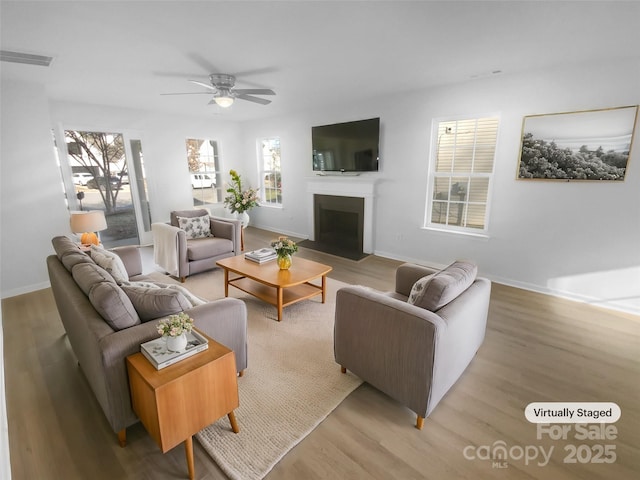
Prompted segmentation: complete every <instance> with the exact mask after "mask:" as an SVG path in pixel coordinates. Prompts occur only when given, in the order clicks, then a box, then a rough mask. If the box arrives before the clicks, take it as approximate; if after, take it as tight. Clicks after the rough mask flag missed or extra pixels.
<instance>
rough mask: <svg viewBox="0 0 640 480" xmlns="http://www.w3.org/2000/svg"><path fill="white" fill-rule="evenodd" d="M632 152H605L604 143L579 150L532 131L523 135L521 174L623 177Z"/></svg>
mask: <svg viewBox="0 0 640 480" xmlns="http://www.w3.org/2000/svg"><path fill="white" fill-rule="evenodd" d="M628 159H629V154H628V152H627V153H620V152H614V151H613V150H611V151H609V152H606V153H604V152H603V149H602V147H598V149H596V150H589V148H588V147H587V146H586V145H583V146H582V147H580V149H579V151H577V152H573V151H572V150H571V149H570V148H560V147H558V146H557V145H556V144H555V142H546V141H545V140H540V139H536V138H534V137H533V135H532V134H531V133H525V134H524V136H523V138H522V154H521V157H520V171H519V177H520V178H555V179H567V180H570V179H580V180H623V179H624V175H625V170H626V166H627V161H628Z"/></svg>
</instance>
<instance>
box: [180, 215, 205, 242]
mask: <svg viewBox="0 0 640 480" xmlns="http://www.w3.org/2000/svg"><path fill="white" fill-rule="evenodd" d="M178 227H180V228H181V229H182V230H184V231H185V233H186V234H187V238H190V239H192V238H207V237H211V236H212V235H211V222H210V220H209V215H203V216H201V217H178Z"/></svg>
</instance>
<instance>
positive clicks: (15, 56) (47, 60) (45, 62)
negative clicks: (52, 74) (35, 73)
mask: <svg viewBox="0 0 640 480" xmlns="http://www.w3.org/2000/svg"><path fill="white" fill-rule="evenodd" d="M52 60H53V57H45V56H44V55H32V54H30V53H20V52H9V51H7V50H0V61H3V62H13V63H25V64H27V65H39V66H41V67H48V66H49V64H51V61H52Z"/></svg>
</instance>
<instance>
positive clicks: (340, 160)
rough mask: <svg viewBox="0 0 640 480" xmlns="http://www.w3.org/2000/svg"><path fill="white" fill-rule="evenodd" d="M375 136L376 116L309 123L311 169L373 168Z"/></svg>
mask: <svg viewBox="0 0 640 480" xmlns="http://www.w3.org/2000/svg"><path fill="white" fill-rule="evenodd" d="M379 139H380V119H379V118H370V119H368V120H358V121H355V122H345V123H334V124H332V125H321V126H317V127H311V144H312V146H313V170H314V171H320V172H375V171H377V170H378V144H379Z"/></svg>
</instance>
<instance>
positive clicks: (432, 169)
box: [423, 112, 501, 238]
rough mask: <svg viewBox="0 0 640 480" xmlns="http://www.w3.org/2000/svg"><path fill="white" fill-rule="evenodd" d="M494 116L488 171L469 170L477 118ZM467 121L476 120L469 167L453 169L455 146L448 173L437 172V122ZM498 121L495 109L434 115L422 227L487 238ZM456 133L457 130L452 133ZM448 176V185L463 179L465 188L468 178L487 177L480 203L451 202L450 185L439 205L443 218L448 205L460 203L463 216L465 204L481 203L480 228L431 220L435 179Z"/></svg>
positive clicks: (498, 135)
mask: <svg viewBox="0 0 640 480" xmlns="http://www.w3.org/2000/svg"><path fill="white" fill-rule="evenodd" d="M489 118H490V119H495V120H496V130H495V144H493V158H492V163H491V170H490V171H488V172H474V171H473V162H474V161H475V159H476V156H475V154H476V146H477V137H478V134H477V126H478V124H477V122H478V121H479V120H481V119H489ZM469 120H475V121H476V125H475V127H476V130H474V141H473V148H472V149H473V156H472V158H471V164H472V168H471V169H470V170H467V171H456V170H455V168H454V166H455V154H456V149H457V146H456V147H454V148H453V149H452V160H451V170H449V171H448V172H438V171H437V167H438V165H437V162H438V158H439V148H440V141H441V138H440V137H441V135H440V134H439V130H440V125H441V124H442V123H450V122H456V124H457V123H458V122H464V121H469ZM500 123H501V115H500V114H499V113H498V112H490V113H484V114H474V115H452V116H447V117H440V118H434V119H433V120H432V124H431V148H430V153H429V165H428V173H427V188H426V202H425V212H424V226H423V228H424V229H427V230H433V231H439V232H445V233H454V234H459V235H469V236H474V237H481V238H488V237H489V224H490V216H491V199H492V193H493V183H494V178H495V167H496V158H497V154H498V142H499V139H500ZM456 135H458V133H457V132H456ZM438 178H441V179H448V180H449V187H452V186H453V184H454V183H453V180H454V179H456V178H465V179H467V187H468V186H469V185H470V184H471V181H472V179H487V193H486V198H485V201H484V202H473V201H469V198H468V196H467V198H466V199H465V200H464V201H452V198H451V188H448V191H449V195H448V197H447V199H446V201H443V204H446V206H447V212H446V218H447V219H448V218H449V216H450V207H451V206H452V205H463V206H464V210H463V211H464V215H465V217H466V215H467V210H468V207H469V205H484V225H483V227H482V228H476V227H469V226H461V225H453V224H451V223H449V222H448V220H447V221H446V223H441V222H434V221H433V212H434V203H435V202H436V201H437V200H436V199H435V195H436V192H437V185H436V179H438ZM466 192H468V188H467V190H466Z"/></svg>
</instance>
